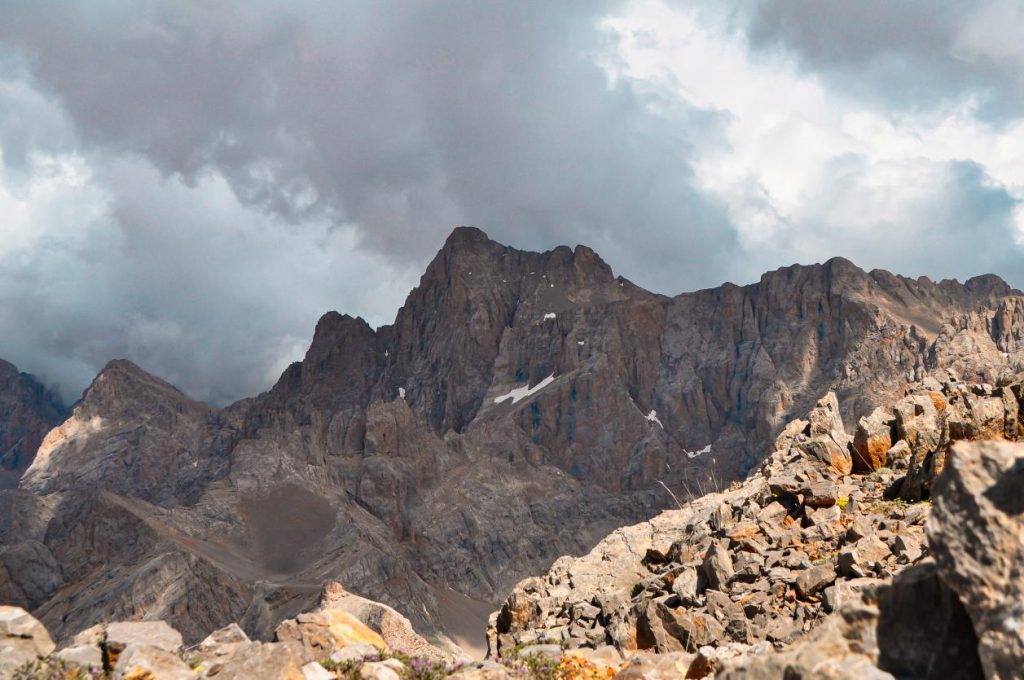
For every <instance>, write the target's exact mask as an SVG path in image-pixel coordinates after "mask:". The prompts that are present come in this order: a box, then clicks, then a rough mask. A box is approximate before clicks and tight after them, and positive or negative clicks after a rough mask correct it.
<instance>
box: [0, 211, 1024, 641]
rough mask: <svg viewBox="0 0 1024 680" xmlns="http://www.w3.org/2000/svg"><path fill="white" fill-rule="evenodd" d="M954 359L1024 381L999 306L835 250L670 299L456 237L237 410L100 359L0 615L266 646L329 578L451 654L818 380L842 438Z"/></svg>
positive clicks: (1014, 312) (55, 440)
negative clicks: (390, 316) (529, 588)
mask: <svg viewBox="0 0 1024 680" xmlns="http://www.w3.org/2000/svg"><path fill="white" fill-rule="evenodd" d="M946 368H949V369H952V370H954V371H956V372H957V373H958V374H960V375H962V376H963V377H964V378H965V379H968V380H975V381H979V382H985V381H987V382H994V381H995V379H996V378H998V377H999V375H1001V374H1002V373H1003V372H1004V371H1007V370H1010V369H1017V370H1019V369H1021V368H1024V297H1022V296H1021V294H1020V292H1019V291H1015V290H1012V289H1011V288H1010V287H1009V286H1007V285H1006V284H1005V283H1004V282H1003V281H1002V280H1000V279H999V278H997V277H994V276H983V277H977V278H973V279H970V280H968V281H967V282H966V283H959V282H956V281H941V282H932V281H930V280H928V279H927V278H920V279H908V278H904V277H900V276H895V275H893V274H889V273H888V272H883V271H872V272H865V271H863V270H861V269H859V268H857V267H856V266H854V265H853V264H852V263H850V262H848V261H846V260H842V259H833V260H830V261H828V262H826V263H824V264H820V265H810V266H799V265H794V266H792V267H787V268H784V269H780V270H777V271H774V272H770V273H768V274H765V275H764V276H763V277H762V278H761V280H760V281H759V282H758V283H755V284H752V285H748V286H742V287H741V286H736V285H732V284H725V285H723V286H721V287H718V288H714V289H708V290H703V291H698V292H693V293H685V294H682V295H678V296H675V297H667V296H663V295H657V294H654V293H651V292H648V291H646V290H643V289H642V288H640V287H638V286H636V285H634V284H632V283H631V282H629V281H628V280H626V279H623V278H622V277H616V276H615V275H614V274H613V272H612V271H611V269H610V267H609V266H608V265H607V264H606V263H605V262H604V261H602V260H601V259H600V257H598V256H597V254H595V253H594V252H593V251H592V250H590V249H589V248H586V247H584V246H577V247H576V248H575V249H570V248H568V247H559V248H555V249H554V250H551V251H548V252H544V253H533V252H525V251H520V250H516V249H514V248H510V247H506V246H503V245H501V244H498V243H495V242H494V241H492V240H490V239H489V238H487V236H486V235H485V234H484V233H483V232H482V231H480V230H478V229H473V228H466V227H461V228H458V229H456V230H455V231H454V232H453V233H452V234H451V236H450V237H449V238H448V240H447V241H446V243H445V244H444V246H443V248H442V249H441V250H440V252H439V253H438V254H437V256H436V257H435V258H434V260H433V261H432V262H431V263H430V265H429V266H428V267H427V270H426V272H425V273H424V275H423V277H422V278H421V280H420V283H419V285H418V286H417V287H416V288H415V289H414V290H413V291H412V292H411V293H410V294H409V297H408V298H407V300H406V302H405V304H404V305H403V307H402V308H401V309H400V310H399V312H398V314H397V317H396V319H395V323H394V324H392V325H389V326H384V327H381V328H378V329H373V328H371V327H370V326H369V325H368V324H367V323H366V322H365V321H363V320H362V319H359V318H352V317H350V316H347V315H341V314H338V313H335V312H330V313H328V314H326V315H324V317H323V318H321V320H320V321H319V323H318V324H317V327H316V329H315V332H314V335H313V339H312V342H311V344H310V347H309V350H308V351H307V353H306V356H305V358H304V359H303V360H302V361H301V362H298V363H295V364H293V365H292V366H290V367H289V368H288V369H287V370H285V372H284V373H283V375H282V376H281V378H280V380H279V381H278V382H277V384H276V385H274V387H273V388H272V389H270V390H269V391H268V392H266V393H264V394H261V395H259V396H257V397H253V398H251V399H246V400H243V401H241V402H238V403H236V404H233V405H231V406H230V407H228V408H225V409H214V408H210V407H208V406H206V405H204V404H201V403H198V402H195V401H193V400H191V399H189V398H188V397H187V396H185V395H184V394H182V393H181V392H179V391H178V390H176V389H175V388H174V387H172V386H171V385H168V384H167V383H165V382H163V381H161V380H159V379H158V378H155V377H153V376H150V375H148V374H147V373H146V372H145V371H143V370H142V369H141V368H139V367H137V366H135V365H133V364H131V363H129V362H126V361H114V362H111V363H110V364H109V365H108V366H107V367H105V368H104V370H103V371H102V372H101V373H100V374H99V375H98V376H97V377H96V379H95V380H94V382H93V384H92V385H91V386H90V387H89V388H88V389H87V390H86V392H85V394H84V395H83V398H82V400H81V401H80V402H79V403H78V404H77V405H76V406H75V407H74V409H73V411H72V413H71V415H70V417H68V418H67V420H65V421H64V422H63V423H62V424H61V425H60V426H59V427H57V428H55V429H54V430H52V431H51V432H50V433H49V434H48V435H47V436H46V438H45V441H43V443H42V445H41V446H40V448H39V452H38V454H37V456H36V460H35V462H34V463H33V464H32V466H31V467H30V468H29V469H28V470H27V471H26V473H25V474H24V476H23V478H22V480H21V485H20V488H19V489H18V490H16V491H5V492H2V493H0V546H2V547H0V561H3V562H2V563H3V564H7V565H9V566H8V571H9V572H10V573H11V574H12V578H11V579H10V580H9V581H8V582H7V583H6V584H3V585H2V586H0V588H5V589H6V590H4V591H3V592H0V599H3V600H4V601H6V602H9V603H11V604H17V605H19V606H24V607H25V608H27V609H31V610H32V611H33V613H35V614H36V615H37V616H38V617H39V618H40V619H41V620H42V621H43V622H44V623H45V625H46V626H47V627H48V628H49V630H50V631H52V632H53V633H54V634H55V635H56V636H57V637H59V638H66V637H68V636H70V635H72V634H74V633H76V632H77V631H79V630H81V629H83V628H85V627H87V626H89V625H92V624H93V623H95V622H96V621H99V620H115V619H130V618H140V617H146V618H164V619H167V620H168V621H169V622H170V623H171V624H172V625H174V626H175V627H176V628H178V629H179V630H181V632H182V633H183V634H184V636H185V638H186V640H198V639H201V638H202V637H203V636H204V635H205V634H206V633H208V632H209V631H210V630H213V629H214V628H217V627H219V626H221V625H224V624H226V623H228V622H230V621H239V622H240V623H241V625H242V626H243V627H244V628H245V629H246V630H247V631H248V632H249V633H251V634H253V635H255V636H257V637H261V638H267V637H269V636H270V634H271V632H272V630H273V628H274V626H275V625H276V624H277V623H278V622H280V621H281V620H283V619H285V618H287V617H291V616H295V615H296V614H297V613H299V612H301V611H303V610H305V609H308V608H310V606H312V605H313V604H315V602H316V599H317V597H318V595H319V592H320V588H321V585H322V584H323V583H324V582H326V581H331V580H337V581H340V582H341V583H342V584H344V586H345V588H346V589H348V590H350V591H352V592H354V593H358V594H359V595H362V596H364V597H368V598H370V599H373V600H379V601H381V602H384V603H386V604H389V605H391V606H393V607H395V608H396V609H397V610H399V611H400V612H401V613H402V614H404V615H405V616H408V617H409V618H410V619H411V620H412V622H413V624H414V625H415V626H416V627H417V629H419V630H422V631H424V632H426V633H429V634H431V635H434V636H436V635H440V634H441V633H443V632H445V631H447V632H448V633H450V634H451V635H452V636H454V637H455V638H457V639H458V640H459V641H462V642H466V640H465V639H464V638H461V637H460V631H461V630H462V628H464V624H465V622H466V621H467V620H476V621H478V624H477V625H476V630H481V631H482V630H483V628H484V623H485V620H486V614H487V612H488V611H490V610H491V609H493V607H494V605H495V604H496V603H497V602H498V601H499V600H500V599H501V598H503V597H504V595H505V594H506V593H507V591H508V590H510V589H511V587H512V586H513V585H514V584H515V583H516V582H517V581H518V580H519V579H521V578H522V577H523V576H526V575H529V574H533V573H540V572H542V571H543V570H545V569H547V568H548V566H549V565H550V564H551V562H552V560H554V559H555V558H556V557H558V556H559V555H562V554H565V553H575V554H579V553H583V552H586V551H587V550H589V549H590V548H591V547H592V546H593V545H594V544H595V543H597V541H598V540H600V539H601V538H602V537H603V536H605V535H606V534H607V533H608V532H609V531H611V530H612V529H614V528H616V527H619V526H622V525H624V524H631V523H635V522H638V521H642V520H644V519H647V518H649V517H650V516H652V515H653V514H654V513H655V512H657V511H658V510H660V509H663V508H665V507H667V506H668V505H674V500H673V498H672V497H671V496H670V495H669V492H668V491H667V490H672V493H675V494H676V495H678V496H680V497H683V496H685V495H686V494H687V493H692V494H694V495H695V494H696V493H697V492H701V493H703V492H704V491H707V490H709V488H710V487H716V486H719V485H721V484H724V483H725V482H727V481H729V480H731V479H735V478H739V477H741V476H743V475H745V474H746V473H747V472H748V471H750V470H752V469H754V468H755V467H756V466H757V465H758V464H759V463H760V461H761V460H762V459H763V458H764V457H765V456H766V455H767V454H768V453H769V451H770V449H771V446H770V445H771V442H772V441H773V440H774V438H775V435H776V434H777V433H778V431H779V430H780V428H781V427H782V426H783V424H784V423H785V422H786V421H787V420H789V419H791V418H792V417H793V416H794V415H795V414H802V413H805V412H806V411H808V410H809V409H810V408H811V407H812V406H813V405H814V404H815V402H816V401H817V400H818V399H819V398H820V397H821V396H822V395H823V394H824V393H826V392H827V391H829V390H832V391H835V392H836V394H837V395H838V397H839V403H840V404H842V412H841V415H842V418H843V420H845V422H846V423H847V425H848V426H849V427H852V426H853V423H855V422H856V420H857V418H859V417H860V416H863V415H866V414H867V413H868V412H870V411H871V410H872V409H873V408H874V407H876V406H879V405H881V404H884V403H891V402H893V401H895V399H896V398H898V397H900V396H902V394H903V389H904V387H905V385H906V384H907V383H908V382H910V381H913V380H918V379H921V378H923V377H924V376H925V375H927V374H928V373H930V372H934V371H937V370H939V369H946ZM29 560H30V561H31V563H32V565H33V567H32V568H31V569H24V568H22V569H18V568H16V567H17V566H18V565H21V564H25V563H26V561H29ZM481 642H482V640H476V639H473V640H469V641H468V643H470V644H472V643H476V644H480V643H481Z"/></svg>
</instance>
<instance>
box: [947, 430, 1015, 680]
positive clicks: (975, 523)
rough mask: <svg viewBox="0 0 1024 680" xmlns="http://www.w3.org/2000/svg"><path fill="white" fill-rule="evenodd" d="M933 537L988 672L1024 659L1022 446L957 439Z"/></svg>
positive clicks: (1011, 673) (999, 674)
mask: <svg viewBox="0 0 1024 680" xmlns="http://www.w3.org/2000/svg"><path fill="white" fill-rule="evenodd" d="M928 537H929V539H930V541H931V543H932V544H933V545H934V546H935V560H936V562H937V563H938V565H939V570H940V573H941V575H942V579H943V581H944V582H945V583H946V584H947V585H948V586H949V587H950V588H951V589H952V590H953V591H954V592H955V593H956V594H957V595H958V596H959V598H960V600H961V601H962V602H963V604H964V607H965V608H966V610H967V613H968V614H969V615H970V617H971V621H972V622H973V623H974V630H975V631H976V633H977V636H978V652H979V656H980V657H981V662H982V665H983V666H984V669H985V674H986V676H988V677H990V678H1012V677H1020V676H1021V674H1022V673H1024V671H1022V661H1024V627H1022V625H1021V621H1024V571H1022V570H1024V446H1020V445H1014V444H1009V443H1005V442H998V441H987V442H977V443H973V444H957V445H956V446H954V447H953V451H952V454H951V455H950V458H949V462H948V465H947V466H946V473H945V474H944V475H943V476H942V477H940V478H939V483H938V484H937V488H936V489H935V502H934V510H933V512H932V516H931V518H930V519H929V521H928Z"/></svg>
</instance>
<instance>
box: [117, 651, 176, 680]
mask: <svg viewBox="0 0 1024 680" xmlns="http://www.w3.org/2000/svg"><path fill="white" fill-rule="evenodd" d="M195 678H196V674H195V673H193V672H192V669H191V668H189V667H188V666H187V665H186V664H185V662H184V661H182V660H181V659H180V658H178V656H177V655H176V654H174V653H172V652H170V651H167V650H164V649H161V648H159V647H154V646H152V645H147V644H140V643H132V644H130V645H128V647H127V648H125V649H124V650H123V651H122V652H121V653H120V654H119V655H118V659H117V664H116V665H115V666H114V674H113V680H195Z"/></svg>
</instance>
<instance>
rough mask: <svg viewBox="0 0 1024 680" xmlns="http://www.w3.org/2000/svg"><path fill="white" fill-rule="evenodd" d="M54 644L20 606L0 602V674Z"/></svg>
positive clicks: (48, 635) (42, 652)
mask: <svg viewBox="0 0 1024 680" xmlns="http://www.w3.org/2000/svg"><path fill="white" fill-rule="evenodd" d="M55 648H56V645H54V644H53V640H52V639H50V634H49V633H48V632H47V631H46V628H45V627H43V624H41V623H39V621H38V620H37V619H36V618H35V617H34V616H32V615H31V614H29V613H28V612H27V611H25V610H24V609H22V608H21V607H10V606H0V677H9V676H10V674H11V673H13V671H14V669H15V668H17V667H18V666H21V665H22V664H24V663H26V662H28V661H33V660H35V659H37V658H39V657H41V656H46V655H47V654H49V653H50V652H52V651H53V650H54V649H55Z"/></svg>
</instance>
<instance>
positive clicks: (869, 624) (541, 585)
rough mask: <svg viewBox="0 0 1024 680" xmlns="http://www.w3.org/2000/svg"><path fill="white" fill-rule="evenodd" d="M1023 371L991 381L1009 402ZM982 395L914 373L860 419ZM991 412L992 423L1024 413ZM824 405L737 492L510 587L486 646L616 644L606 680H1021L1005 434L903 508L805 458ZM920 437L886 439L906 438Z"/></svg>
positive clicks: (955, 462) (979, 415)
mask: <svg viewBox="0 0 1024 680" xmlns="http://www.w3.org/2000/svg"><path fill="white" fill-rule="evenodd" d="M1021 378H1024V376H1018V377H1017V379H1016V380H1005V381H1003V382H1004V383H1005V384H1004V387H1005V388H1006V392H1008V393H1011V394H1014V393H1017V392H1019V386H1020V385H1021V384H1022V381H1021ZM933 388H935V389H933ZM993 391H994V390H993V388H991V387H989V386H983V385H964V384H962V383H958V382H956V381H950V382H949V383H947V384H946V385H945V386H940V385H938V384H937V383H934V382H933V381H930V380H929V381H925V382H924V383H921V384H914V385H911V386H910V387H909V388H908V392H909V394H908V395H907V396H906V397H904V398H903V399H901V400H899V401H898V402H897V403H896V404H895V405H894V406H892V407H891V408H890V409H885V410H883V411H882V412H880V413H881V415H877V417H876V416H872V418H871V420H874V421H884V420H885V418H884V414H886V413H895V414H896V415H897V417H899V414H900V413H910V414H914V413H916V417H918V418H920V417H922V416H923V415H925V413H924V412H922V411H924V409H922V408H919V409H917V410H916V411H914V410H912V409H909V408H907V405H911V406H913V405H915V404H923V403H924V402H923V401H921V400H919V399H918V398H917V397H918V396H919V395H920V394H922V393H925V394H928V395H935V397H934V398H935V401H938V400H939V398H940V396H939V395H945V396H948V397H950V398H949V401H948V402H947V406H946V407H945V408H948V409H949V410H951V411H955V410H957V409H959V408H961V407H960V406H958V405H957V400H956V397H957V396H959V397H962V396H963V395H965V394H972V395H977V396H980V397H984V398H991V399H995V398H996V396H993V395H992V394H991V393H992V392H993ZM928 403H933V402H932V399H931V397H929V400H928ZM1000 403H1006V404H1008V405H1009V406H1008V407H1007V410H1006V411H1005V412H1003V411H1000V418H1003V419H1004V422H1005V420H1007V419H1013V418H1016V417H1018V416H1019V415H1020V414H1021V412H1022V406H1021V405H1020V404H1018V402H1016V401H1012V402H1011V401H1009V400H1007V401H1006V402H1002V401H1000ZM832 410H834V406H833V398H832V397H831V396H830V397H828V398H826V399H823V400H822V401H820V402H819V403H818V405H817V406H816V407H815V409H813V410H812V412H811V413H810V414H809V416H808V418H807V419H806V420H798V421H794V422H793V423H792V424H791V425H790V426H789V427H787V428H785V429H784V431H783V433H782V434H781V435H780V436H779V438H778V439H777V440H776V449H777V450H776V452H775V453H773V454H772V455H771V456H770V457H769V459H768V460H767V461H766V463H765V464H764V465H763V466H762V468H761V469H759V470H758V471H757V472H756V473H755V474H754V475H752V476H751V477H750V478H749V479H748V480H746V481H744V482H743V483H741V484H734V485H733V486H732V487H730V488H729V489H728V490H726V491H723V492H719V493H714V494H710V495H707V496H704V497H702V498H699V499H697V500H695V501H693V502H690V503H688V504H687V505H686V506H685V507H681V508H680V509H678V510H670V511H666V512H664V513H662V514H661V515H659V516H657V517H655V518H653V519H652V520H650V521H649V522H646V523H643V524H640V525H635V526H631V527H625V528H622V529H619V530H617V531H616V532H614V533H613V534H611V535H610V536H608V537H607V538H606V539H605V540H604V541H602V542H601V543H599V544H598V545H597V547H596V548H595V549H594V550H593V551H591V553H589V554H588V555H585V556H583V557H581V558H570V557H563V558H560V559H559V560H557V561H556V562H555V564H554V566H553V567H552V569H551V570H550V571H549V572H548V573H547V574H546V575H545V576H543V577H533V578H529V579H526V580H524V581H523V582H521V583H520V584H519V585H518V586H517V587H516V589H515V590H514V591H513V592H512V594H511V595H510V596H509V597H508V598H507V599H506V601H505V603H504V605H503V606H502V608H501V610H500V611H498V612H496V613H495V614H494V615H493V616H492V621H491V630H490V633H489V635H490V638H489V639H490V645H491V651H492V653H494V654H496V655H499V656H500V655H501V654H504V653H513V654H515V653H518V650H520V649H521V648H522V647H523V646H524V645H534V646H537V645H540V646H541V648H542V647H543V645H545V644H550V643H552V642H553V643H555V644H558V645H561V646H563V647H569V648H577V647H583V648H588V647H589V648H593V649H594V650H595V653H596V652H600V650H602V649H606V648H613V649H615V650H617V651H618V652H619V654H620V655H621V657H622V658H623V659H624V661H623V662H622V663H621V664H620V666H619V670H620V671H621V673H620V674H619V675H616V677H644V678H673V677H684V676H685V677H688V678H700V677H711V676H714V677H716V678H730V679H740V678H776V677H780V678H781V677H787V678H788V677H799V678H805V677H806V678H811V677H813V678H849V679H850V680H852V679H854V678H879V679H881V678H893V677H920V678H936V679H938V678H964V679H967V678H981V677H985V678H989V679H994V678H1019V677H1024V672H1022V670H1021V669H1022V668H1024V636H1022V634H1021V629H1020V625H1019V622H1020V621H1021V617H1022V615H1024V612H1022V609H1021V602H1022V601H1024V593H1022V592H1021V588H1022V584H1024V578H1022V576H1021V568H1020V564H1021V563H1022V560H1024V553H1022V545H1024V519H1022V517H1024V513H1022V511H1024V501H1022V499H1024V489H1022V488H1021V484H1022V483H1024V481H1022V480H1024V476H1022V471H1024V445H1022V444H1018V443H1011V442H1006V441H1003V440H1002V438H1003V436H1004V435H1005V434H1006V431H1005V430H991V432H992V434H993V436H994V437H996V439H994V440H980V441H972V442H966V441H960V442H957V443H955V444H954V445H953V446H952V449H951V450H947V464H946V465H945V466H944V469H943V471H942V472H940V473H939V474H938V477H937V479H936V480H934V484H933V485H932V486H931V489H932V493H933V495H934V502H933V503H929V502H919V503H915V504H907V503H906V502H905V501H903V500H902V499H899V498H897V497H896V494H895V492H896V491H897V490H898V489H899V488H900V487H901V486H902V484H903V481H904V480H903V479H900V478H898V471H896V470H893V469H891V468H888V467H881V468H878V469H875V470H871V471H868V472H864V473H855V474H852V475H849V474H846V473H844V472H842V471H840V470H837V469H836V467H835V466H833V465H832V463H831V461H830V459H829V458H827V457H822V456H821V455H819V450H818V448H817V447H815V446H814V445H813V442H815V439H816V437H820V436H822V434H821V432H822V431H823V430H826V428H827V429H828V430H829V431H830V436H832V437H836V436H839V437H841V434H842V433H841V430H839V429H838V428H839V427H841V425H838V424H835V423H831V424H829V425H827V426H825V425H815V423H827V422H828V419H827V417H826V416H827V414H828V413H829V412H831V411H832ZM964 412H966V413H972V414H973V415H971V417H970V418H966V417H962V416H961V417H962V419H963V421H964V422H965V424H966V428H967V429H966V430H965V431H969V432H976V431H978V428H981V429H984V428H983V427H982V426H983V424H984V423H986V422H990V421H991V418H990V416H989V410H988V409H984V408H980V409H974V410H971V409H966V410H965V411H964ZM907 422H909V420H908V421H907ZM862 423H863V421H862ZM922 427H923V428H925V429H928V426H927V425H926V424H924V425H921V426H920V427H909V426H908V427H907V428H905V429H900V430H898V433H897V432H896V431H895V430H894V435H893V436H894V437H909V438H911V439H915V438H916V436H917V434H916V433H918V432H919V430H920V429H921V428H922ZM865 429H868V428H865ZM816 430H817V431H818V432H819V434H817V435H814V434H813V433H814V432H815V431H816ZM856 439H857V444H856V445H855V444H853V443H852V442H851V443H850V444H849V449H850V450H851V451H852V452H854V455H856V453H857V448H858V447H859V446H860V444H862V443H863V442H864V438H862V437H858V438H856ZM906 441H907V440H906V439H899V440H898V441H897V444H899V443H900V442H903V443H904V445H906V446H909V445H907V444H906ZM847 472H848V471H847ZM933 506H934V507H933ZM823 511H824V512H823ZM925 527H927V529H926V528H925ZM933 556H934V558H933ZM652 654H653V655H654V656H653V657H652ZM659 658H664V659H665V660H664V661H663V662H662V661H657V659H659ZM661 666H665V668H664V669H661ZM631 669H634V670H633V671H631ZM630 672H635V674H634V675H630V674H629V673H630Z"/></svg>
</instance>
